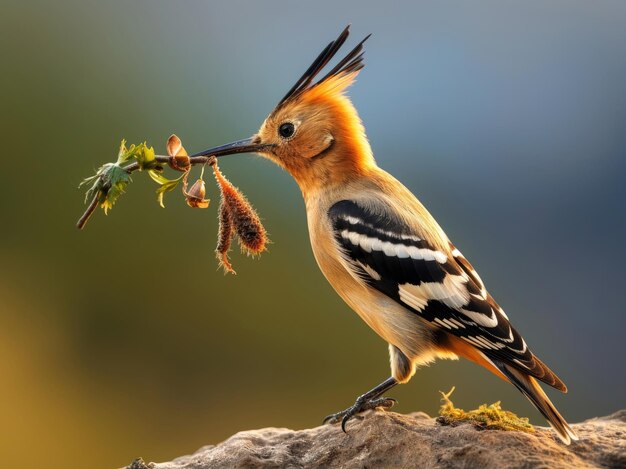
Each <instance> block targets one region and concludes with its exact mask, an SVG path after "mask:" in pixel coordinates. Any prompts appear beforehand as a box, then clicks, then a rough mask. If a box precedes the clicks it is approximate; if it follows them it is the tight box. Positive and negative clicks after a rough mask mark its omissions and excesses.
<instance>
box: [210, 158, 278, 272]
mask: <svg viewBox="0 0 626 469" xmlns="http://www.w3.org/2000/svg"><path fill="white" fill-rule="evenodd" d="M211 166H213V172H214V174H215V180H216V181H217V184H218V186H219V188H220V194H221V197H222V200H221V204H220V228H219V236H218V245H217V248H216V253H217V255H218V259H220V262H221V265H222V267H223V268H224V270H226V271H227V272H231V273H234V272H235V271H234V270H233V269H232V266H231V264H230V262H229V261H228V249H229V247H230V238H232V236H233V235H234V234H236V235H237V238H238V239H239V246H240V247H241V249H242V251H243V252H246V253H247V254H251V255H255V254H260V253H262V252H263V251H265V249H266V245H267V242H268V240H267V233H266V231H265V228H264V227H263V225H262V224H261V220H260V219H259V216H258V215H257V213H256V211H255V210H254V208H253V207H252V205H250V202H248V200H247V199H246V197H245V196H244V195H243V194H242V193H241V192H240V191H239V189H237V188H236V187H235V186H233V185H232V183H231V182H230V181H229V180H228V179H226V178H225V177H224V175H223V174H222V173H221V171H220V170H219V167H218V166H217V162H213V163H212V164H211ZM226 238H228V242H226V241H225V239H226Z"/></svg>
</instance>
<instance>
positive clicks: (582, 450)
mask: <svg viewBox="0 0 626 469" xmlns="http://www.w3.org/2000/svg"><path fill="white" fill-rule="evenodd" d="M573 428H574V431H575V432H577V434H578V436H579V437H580V441H578V442H573V443H572V445H570V446H565V445H563V444H562V443H561V442H560V441H558V440H557V439H556V437H555V435H554V433H553V432H552V430H550V429H548V428H537V432H536V433H521V432H514V431H510V432H509V431H506V432H505V431H498V430H481V429H479V428H477V427H475V426H474V425H472V424H469V423H461V424H459V425H456V426H442V425H440V424H438V423H437V422H436V420H435V419H432V418H430V417H429V416H428V415H426V414H424V413H421V412H420V413H413V414H409V415H400V414H396V413H394V412H385V411H382V410H377V411H373V412H372V411H370V412H366V413H364V414H362V415H359V416H357V417H355V418H354V419H353V420H351V422H350V423H349V424H348V433H347V434H344V433H343V432H342V431H341V429H340V427H339V426H338V425H326V426H321V427H316V428H312V429H308V430H289V429H286V428H264V429H262V430H251V431H244V432H239V433H237V434H235V435H233V436H231V437H230V438H229V439H227V440H226V441H224V442H222V443H220V444H218V445H210V446H205V447H203V448H200V449H199V450H198V451H197V452H195V453H194V454H192V455H190V456H182V457H180V458H177V459H175V460H173V461H170V462H164V463H148V464H146V463H144V462H143V460H141V459H138V460H135V461H133V463H132V464H131V465H130V466H128V469H131V468H132V469H148V468H149V469H208V468H211V469H213V468H250V467H252V468H256V467H281V468H282V467H285V468H308V467H329V468H334V467H337V468H339V467H340V468H370V467H372V468H379V467H393V468H416V467H417V468H429V467H437V468H513V467H514V468H546V469H547V468H550V469H558V468H563V469H565V468H567V469H572V468H597V467H607V468H626V410H621V411H619V412H616V413H614V414H612V415H609V416H607V417H601V418H594V419H591V420H586V421H585V422H582V423H579V424H575V425H573Z"/></svg>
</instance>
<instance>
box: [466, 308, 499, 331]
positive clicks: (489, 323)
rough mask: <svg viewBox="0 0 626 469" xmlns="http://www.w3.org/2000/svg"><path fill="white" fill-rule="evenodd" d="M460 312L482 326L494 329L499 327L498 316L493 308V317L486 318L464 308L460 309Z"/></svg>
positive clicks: (481, 314)
mask: <svg viewBox="0 0 626 469" xmlns="http://www.w3.org/2000/svg"><path fill="white" fill-rule="evenodd" d="M459 311H461V313H463V314H464V315H465V316H467V317H468V318H470V319H471V320H472V321H474V322H475V323H476V324H480V325H481V326H484V327H490V328H493V327H496V326H497V325H498V317H497V316H496V313H495V311H494V310H493V308H491V316H485V315H484V314H483V313H477V312H476V311H470V310H468V309H463V308H460V309H459Z"/></svg>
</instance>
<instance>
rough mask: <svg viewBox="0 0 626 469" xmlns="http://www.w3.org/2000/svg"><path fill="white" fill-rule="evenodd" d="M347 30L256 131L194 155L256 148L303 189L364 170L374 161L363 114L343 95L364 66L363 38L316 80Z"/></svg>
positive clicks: (304, 190)
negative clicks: (361, 116)
mask: <svg viewBox="0 0 626 469" xmlns="http://www.w3.org/2000/svg"><path fill="white" fill-rule="evenodd" d="M348 34H349V27H346V28H345V29H344V30H343V32H342V33H341V34H340V35H339V37H338V38H337V39H336V40H335V41H333V42H331V43H330V44H328V46H326V48H325V49H324V50H323V51H322V53H321V54H320V55H319V56H318V57H317V58H316V59H315V61H314V62H313V63H312V64H311V66H310V67H309V68H308V69H307V71H306V72H305V73H304V75H302V77H301V78H300V79H299V80H298V81H297V82H296V84H295V85H294V86H293V87H292V88H291V89H290V90H289V92H288V93H287V94H286V95H285V97H284V98H283V99H282V100H281V101H280V102H279V103H278V105H277V106H276V108H275V109H274V110H273V111H272V112H271V113H270V115H269V116H268V117H267V118H266V119H265V121H264V122H263V124H262V125H261V128H260V129H259V131H258V132H257V134H255V135H254V136H252V137H251V138H249V139H245V140H240V141H237V142H233V143H229V144H227V145H222V146H220V147H215V148H210V149H208V150H204V151H202V152H200V153H197V154H196V155H194V156H198V155H216V156H223V155H227V154H233V153H247V152H256V153H259V154H260V155H261V156H263V157H265V158H267V159H269V160H271V161H273V162H275V163H276V164H278V165H279V166H281V167H283V168H285V169H286V170H287V171H288V172H289V173H290V174H291V175H292V176H293V177H294V179H295V180H296V181H297V182H298V184H299V185H300V188H301V189H302V191H303V192H305V193H307V192H311V191H314V190H316V189H318V188H320V187H325V186H327V185H329V184H340V183H342V182H344V181H345V180H347V179H348V178H350V177H354V176H355V174H363V173H365V172H367V170H368V169H369V168H371V167H372V166H373V165H375V163H374V158H373V156H372V152H371V149H370V146H369V143H368V142H367V138H366V136H365V130H364V128H363V125H362V123H361V119H360V118H359V116H358V114H357V111H356V109H355V108H354V106H353V104H352V102H351V101H350V99H349V98H348V97H347V96H346V94H345V90H346V88H347V87H348V86H349V85H350V84H351V83H352V82H353V81H354V79H355V78H356V76H357V74H358V73H359V71H360V70H361V69H362V68H363V43H364V42H365V40H366V39H367V37H366V38H365V39H364V40H363V41H361V42H360V43H359V44H358V45H357V46H356V47H355V48H354V49H353V50H352V51H351V52H350V53H348V54H347V55H346V56H345V57H344V58H343V59H342V60H340V61H339V62H338V63H337V65H335V67H334V68H332V69H331V70H330V71H329V72H328V73H327V74H326V75H324V76H323V77H322V78H320V79H319V80H317V81H315V78H316V77H317V76H318V75H319V73H320V72H321V71H322V69H324V68H325V66H326V65H328V63H329V62H330V61H331V59H332V58H333V57H334V56H335V54H337V52H338V51H339V49H340V47H341V46H342V45H343V43H344V42H345V41H346V39H347V38H348ZM368 37H369V36H368Z"/></svg>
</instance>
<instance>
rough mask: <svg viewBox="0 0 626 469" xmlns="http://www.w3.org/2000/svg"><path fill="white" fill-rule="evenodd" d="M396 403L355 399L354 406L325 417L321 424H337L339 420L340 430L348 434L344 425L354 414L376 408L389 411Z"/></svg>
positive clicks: (383, 398)
mask: <svg viewBox="0 0 626 469" xmlns="http://www.w3.org/2000/svg"><path fill="white" fill-rule="evenodd" d="M397 402H398V401H396V400H395V399H393V398H391V397H379V398H377V399H371V400H369V401H361V399H357V400H356V402H355V403H354V405H353V406H351V407H348V408H347V409H346V410H343V411H341V412H337V413H336V414H330V415H328V416H326V418H324V421H323V424H324V425H326V424H333V423H337V422H339V420H340V419H341V430H343V432H344V433H348V432H347V430H346V425H347V423H348V422H349V421H350V419H351V418H352V417H354V416H355V415H356V414H359V413H361V412H364V411H366V410H371V409H376V408H378V407H384V408H386V409H389V408H391V407H393V406H394V405H395V404H396V403H397Z"/></svg>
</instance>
